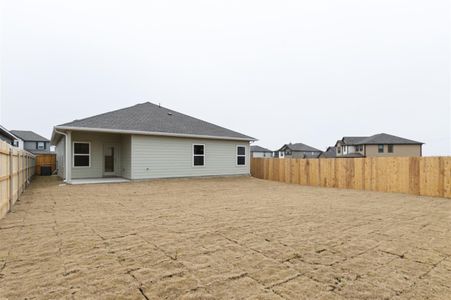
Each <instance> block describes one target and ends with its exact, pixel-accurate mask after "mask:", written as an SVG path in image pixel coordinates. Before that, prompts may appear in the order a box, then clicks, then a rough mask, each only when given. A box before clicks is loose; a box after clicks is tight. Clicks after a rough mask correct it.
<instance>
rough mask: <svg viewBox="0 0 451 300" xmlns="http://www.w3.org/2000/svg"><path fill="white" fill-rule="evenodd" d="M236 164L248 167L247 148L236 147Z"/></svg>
mask: <svg viewBox="0 0 451 300" xmlns="http://www.w3.org/2000/svg"><path fill="white" fill-rule="evenodd" d="M236 164H237V165H238V166H244V165H246V147H244V146H237V147H236Z"/></svg>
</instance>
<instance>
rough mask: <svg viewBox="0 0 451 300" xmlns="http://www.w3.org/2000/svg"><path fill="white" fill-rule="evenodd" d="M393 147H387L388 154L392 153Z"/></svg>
mask: <svg viewBox="0 0 451 300" xmlns="http://www.w3.org/2000/svg"><path fill="white" fill-rule="evenodd" d="M393 148H394V146H393V145H388V153H393Z"/></svg>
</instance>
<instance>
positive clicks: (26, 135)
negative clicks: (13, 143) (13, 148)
mask: <svg viewBox="0 0 451 300" xmlns="http://www.w3.org/2000/svg"><path fill="white" fill-rule="evenodd" d="M11 132H12V134H14V135H15V136H17V137H18V138H20V139H22V140H23V141H32V142H49V140H48V139H46V138H45V137H43V136H41V135H39V134H37V133H35V132H33V131H29V130H11Z"/></svg>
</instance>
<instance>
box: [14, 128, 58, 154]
mask: <svg viewBox="0 0 451 300" xmlns="http://www.w3.org/2000/svg"><path fill="white" fill-rule="evenodd" d="M11 133H12V134H14V135H15V136H16V137H18V138H19V139H20V140H18V143H19V144H17V145H16V146H18V147H19V148H21V149H25V150H27V151H29V152H31V153H33V154H46V153H49V152H50V140H48V139H46V138H45V137H43V136H40V135H39V134H37V133H35V132H33V131H28V130H11Z"/></svg>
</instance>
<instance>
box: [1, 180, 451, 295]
mask: <svg viewBox="0 0 451 300" xmlns="http://www.w3.org/2000/svg"><path fill="white" fill-rule="evenodd" d="M60 183H61V182H59V181H56V180H55V179H54V178H37V179H36V180H35V181H34V182H33V184H32V186H31V187H30V188H29V189H28V190H27V191H26V192H25V194H24V195H23V196H22V199H21V200H20V201H19V202H18V203H17V205H16V206H15V207H14V209H13V212H12V213H10V214H8V215H7V216H6V217H5V218H4V219H2V220H0V298H6V299H23V298H28V299H33V298H39V299H52V298H53V299H61V298H76V299H78V298H100V299H102V298H105V299H111V298H119V299H122V298H129V299H157V298H169V299H174V298H180V299H233V298H239V299H243V298H247V299H303V298H305V299H352V298H354V299H426V298H434V299H449V298H450V297H451V200H447V199H440V198H427V197H415V196H409V195H401V194H386V193H369V192H360V191H348V190H335V189H326V188H311V187H302V186H298V185H289V184H284V183H277V182H270V181H263V180H258V179H253V178H247V177H244V178H243V177H241V178H213V179H189V180H188V179H186V180H181V179H177V180H156V181H145V182H135V183H125V184H105V185H89V186H67V185H65V186H59V184H60Z"/></svg>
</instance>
